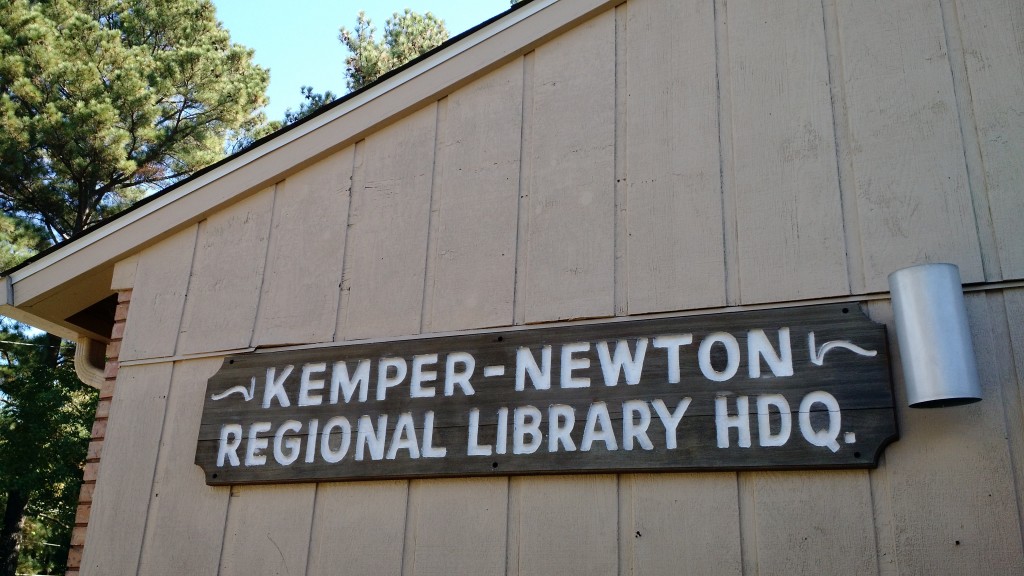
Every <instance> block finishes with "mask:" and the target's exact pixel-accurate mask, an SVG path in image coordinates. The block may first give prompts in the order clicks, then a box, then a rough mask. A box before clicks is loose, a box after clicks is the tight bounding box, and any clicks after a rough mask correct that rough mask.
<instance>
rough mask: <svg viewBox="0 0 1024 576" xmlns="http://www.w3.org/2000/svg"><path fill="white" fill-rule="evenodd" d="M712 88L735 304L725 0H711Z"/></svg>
mask: <svg viewBox="0 0 1024 576" xmlns="http://www.w3.org/2000/svg"><path fill="white" fill-rule="evenodd" d="M713 9H714V19H715V78H716V84H715V90H716V91H717V94H718V98H716V101H717V108H718V110H717V113H718V178H719V185H720V186H721V193H720V196H721V202H722V265H723V267H724V274H725V303H726V305H728V306H735V305H736V304H739V296H740V272H739V245H738V244H739V230H738V226H739V223H738V221H737V216H736V196H735V191H736V184H735V177H736V175H735V172H734V166H733V149H732V80H731V78H730V76H729V75H730V67H729V24H728V20H727V12H726V10H727V8H726V3H725V0H715V2H714V5H713Z"/></svg>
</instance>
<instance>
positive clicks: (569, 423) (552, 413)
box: [548, 404, 576, 452]
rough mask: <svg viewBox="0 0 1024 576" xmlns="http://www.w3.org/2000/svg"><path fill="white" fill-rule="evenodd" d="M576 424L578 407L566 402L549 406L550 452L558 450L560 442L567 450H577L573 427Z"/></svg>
mask: <svg viewBox="0 0 1024 576" xmlns="http://www.w3.org/2000/svg"><path fill="white" fill-rule="evenodd" d="M575 424H576V409H575V408H573V407H572V406H568V405H566V404H552V405H551V406H548V452H558V443H559V442H561V443H562V447H563V448H565V451H566V452H575V451H576V443H575V442H573V441H572V436H570V434H571V433H572V427H573V425H575Z"/></svg>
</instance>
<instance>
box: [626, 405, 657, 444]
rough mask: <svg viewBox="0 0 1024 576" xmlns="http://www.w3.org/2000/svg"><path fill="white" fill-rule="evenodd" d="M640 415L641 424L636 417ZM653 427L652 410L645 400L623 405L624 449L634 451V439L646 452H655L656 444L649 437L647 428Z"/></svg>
mask: <svg viewBox="0 0 1024 576" xmlns="http://www.w3.org/2000/svg"><path fill="white" fill-rule="evenodd" d="M637 414H639V415H640V422H639V423H637V422H636V421H635V420H634V416H636V415H637ZM650 425H651V409H650V408H648V407H647V402H644V401H643V400H629V401H628V402H623V403H622V448H623V449H624V450H632V449H633V439H634V438H635V439H636V441H637V442H639V443H640V447H641V448H643V449H644V450H654V444H652V443H651V439H650V438H648V437H647V428H648V427H649V426H650Z"/></svg>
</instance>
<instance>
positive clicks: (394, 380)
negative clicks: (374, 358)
mask: <svg viewBox="0 0 1024 576" xmlns="http://www.w3.org/2000/svg"><path fill="white" fill-rule="evenodd" d="M389 368H394V369H395V375H394V376H389V375H388V369H389ZM406 372H408V368H406V366H405V358H394V357H392V358H381V359H380V361H379V362H378V363H377V400H383V399H384V396H385V394H387V389H388V388H392V387H394V386H398V385H399V384H401V383H402V380H405V374H406Z"/></svg>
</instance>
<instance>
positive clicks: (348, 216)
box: [307, 142, 361, 569]
mask: <svg viewBox="0 0 1024 576" xmlns="http://www.w3.org/2000/svg"><path fill="white" fill-rule="evenodd" d="M360 151H361V146H360V142H356V143H355V144H353V145H352V169H351V170H350V171H349V175H348V205H347V206H346V207H345V231H344V232H343V233H342V235H341V239H342V240H341V241H342V242H343V244H342V246H343V247H342V250H341V274H340V275H339V276H338V290H337V298H336V299H335V301H334V330H333V331H332V332H331V338H330V340H329V341H328V342H337V340H338V327H339V326H340V325H341V319H342V316H341V315H342V310H341V308H342V305H343V304H347V302H346V298H345V296H344V294H345V261H346V257H345V256H346V255H347V254H348V241H349V238H348V229H349V227H350V226H351V222H352V194H353V192H354V190H355V182H356V162H357V158H358V157H359V156H358V155H359V152H360ZM314 509H315V508H314ZM307 569H308V565H307Z"/></svg>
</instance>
